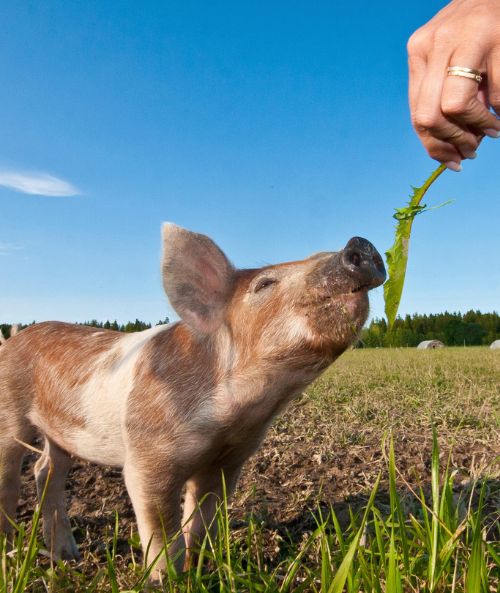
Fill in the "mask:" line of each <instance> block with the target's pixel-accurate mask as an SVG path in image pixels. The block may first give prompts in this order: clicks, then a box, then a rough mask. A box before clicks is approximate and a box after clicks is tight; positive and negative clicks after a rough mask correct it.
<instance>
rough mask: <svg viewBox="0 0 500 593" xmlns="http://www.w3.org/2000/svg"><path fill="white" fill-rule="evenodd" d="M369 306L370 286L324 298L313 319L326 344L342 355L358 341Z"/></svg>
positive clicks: (327, 347) (318, 334) (322, 340)
mask: <svg viewBox="0 0 500 593" xmlns="http://www.w3.org/2000/svg"><path fill="white" fill-rule="evenodd" d="M368 309H369V303H368V295H367V292H366V290H359V291H357V292H347V291H346V292H345V293H341V294H335V295H331V296H330V297H329V298H328V299H322V300H321V302H320V303H318V308H317V310H316V315H314V316H313V317H312V318H311V317H310V321H311V322H312V325H313V326H314V330H315V333H316V335H317V337H318V338H319V339H320V341H321V343H322V344H323V345H324V347H325V348H326V349H327V350H331V351H332V352H336V353H337V355H338V353H340V352H342V351H344V350H345V349H346V348H348V347H349V346H350V345H351V344H352V343H353V342H355V341H356V339H357V337H358V334H359V332H360V331H361V328H362V327H363V324H364V323H365V321H366V318H367V317H368Z"/></svg>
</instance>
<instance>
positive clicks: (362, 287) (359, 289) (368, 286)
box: [349, 282, 373, 294]
mask: <svg viewBox="0 0 500 593" xmlns="http://www.w3.org/2000/svg"><path fill="white" fill-rule="evenodd" d="M372 288H373V286H372V285H371V284H370V283H369V282H367V283H366V284H361V285H360V286H356V287H355V288H352V289H351V292H350V293H349V294H355V293H357V292H368V291H369V290H370V289H372Z"/></svg>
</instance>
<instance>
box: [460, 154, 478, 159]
mask: <svg viewBox="0 0 500 593" xmlns="http://www.w3.org/2000/svg"><path fill="white" fill-rule="evenodd" d="M463 155H464V158H466V159H475V158H476V157H477V152H464V153H463Z"/></svg>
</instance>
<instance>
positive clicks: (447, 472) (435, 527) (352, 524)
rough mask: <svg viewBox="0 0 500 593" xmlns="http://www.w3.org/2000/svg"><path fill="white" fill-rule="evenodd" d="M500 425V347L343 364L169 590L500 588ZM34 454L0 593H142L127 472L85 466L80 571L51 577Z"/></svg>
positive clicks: (284, 427) (64, 568) (266, 450)
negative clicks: (35, 530)
mask: <svg viewBox="0 0 500 593" xmlns="http://www.w3.org/2000/svg"><path fill="white" fill-rule="evenodd" d="M499 415H500V353H499V352H498V351H496V352H495V351H491V350H489V349H487V348H482V347H478V348H467V349H465V348H455V349H451V348H450V349H443V350H436V351H416V350H413V349H411V350H410V349H390V350H389V349H383V350H382V349H381V350H356V351H350V352H348V353H346V354H345V355H344V356H343V357H342V358H341V359H340V360H339V361H338V362H337V363H336V364H335V365H334V366H333V367H331V368H330V369H329V370H328V371H327V372H326V373H325V374H324V375H323V377H322V378H321V379H320V380H318V381H317V382H316V383H315V384H313V385H312V386H311V387H310V388H309V389H308V390H307V392H306V393H305V394H304V395H303V396H302V397H301V398H300V399H299V400H297V401H296V402H294V403H293V404H292V406H291V407H290V408H289V409H288V410H287V411H286V413H285V414H284V415H283V416H282V417H281V418H279V419H278V420H277V421H276V422H275V423H274V425H273V427H272V429H271V430H270V432H269V434H268V437H267V439H266V441H265V442H264V444H263V446H262V448H261V449H260V451H259V452H258V454H257V455H256V456H255V457H254V458H252V459H251V460H250V461H249V462H248V464H247V466H246V467H245V470H244V473H243V475H242V478H241V480H240V483H239V487H238V490H237V493H236V495H235V497H234V498H233V499H232V500H231V501H230V503H229V507H228V508H226V505H225V504H222V508H221V512H220V516H219V521H220V523H221V527H222V536H221V537H220V538H219V539H218V541H217V542H216V543H215V544H214V549H213V550H208V548H207V550H206V554H205V561H204V562H202V561H200V563H199V565H198V566H197V567H195V568H194V569H193V570H192V571H191V572H189V573H186V574H182V575H177V576H176V575H174V574H170V575H168V576H167V577H166V579H165V583H164V585H163V586H164V590H167V591H238V592H240V591H255V592H260V591H269V592H272V591H281V592H285V591H297V592H298V591H317V592H319V591H321V592H329V593H336V592H339V591H342V590H346V591H353V592H354V591H356V592H357V591H422V592H423V591H468V592H469V591H470V592H472V591H485V592H486V591H499V587H500V585H499V571H500V566H499V555H500V549H499V545H498V544H499V542H500V532H499V527H498V518H499V510H500V465H499V455H500V427H499V419H500V418H499ZM433 426H434V427H435V434H436V435H437V439H436V440H435V442H433ZM391 441H393V443H394V459H395V463H394V459H393V458H392V452H391V445H390V443H391ZM34 458H35V456H34V454H30V455H29V456H28V457H27V460H26V464H25V465H26V466H25V471H24V485H23V498H22V500H21V503H20V507H19V510H18V520H19V523H20V524H21V532H20V535H19V546H18V549H17V550H14V551H13V552H10V553H9V554H8V555H7V554H6V552H5V550H4V549H3V548H1V549H0V555H1V557H2V559H3V565H2V571H1V575H2V577H1V578H2V582H1V583H0V586H1V588H0V590H2V591H16V592H21V591H30V592H31V591H33V592H34V591H37V592H38V591H54V592H55V591H57V592H62V591H67V592H70V591H72V592H73V591H99V592H100V591H103V592H104V591H112V592H113V593H115V592H117V591H124V590H136V591H139V590H143V589H144V587H145V585H144V579H142V575H143V572H144V571H143V568H142V566H141V556H140V548H139V546H138V538H137V535H136V530H135V524H134V516H133V513H132V510H131V507H130V504H129V502H128V499H127V496H126V493H125V489H124V486H123V482H122V479H121V475H120V472H119V471H117V470H114V469H110V468H98V467H95V466H91V465H88V464H85V463H77V464H75V468H74V470H72V472H71V474H70V478H69V483H68V496H69V509H70V515H71V517H72V521H73V525H74V528H75V535H76V538H77V541H78V542H79V544H80V549H81V551H82V554H83V560H82V562H80V563H78V564H75V563H60V564H59V565H57V566H52V565H51V563H50V561H49V559H48V558H47V555H46V554H45V553H44V552H43V545H42V544H41V543H40V541H39V540H38V539H37V538H35V537H31V538H30V535H29V534H30V530H31V525H32V518H33V510H34V507H35V500H34V481H33V477H32V464H33V459H34ZM379 475H380V482H379V483H378V487H377V481H378V476H379ZM375 489H376V490H375ZM223 502H224V501H223ZM227 524H229V525H230V529H227ZM24 532H26V533H24ZM152 590H163V589H161V588H160V587H158V588H157V589H152Z"/></svg>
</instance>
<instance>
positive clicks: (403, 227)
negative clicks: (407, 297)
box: [384, 165, 449, 327]
mask: <svg viewBox="0 0 500 593" xmlns="http://www.w3.org/2000/svg"><path fill="white" fill-rule="evenodd" d="M445 168H446V167H445V166H444V165H440V166H439V167H438V168H437V169H436V170H435V171H434V172H433V173H432V174H431V175H430V177H429V178H428V179H427V180H426V182H425V183H424V184H423V185H422V186H421V187H413V188H412V189H413V194H412V195H411V197H410V201H409V202H408V205H407V206H405V207H404V208H396V212H395V213H394V215H393V216H394V218H395V219H396V220H397V225H396V232H395V237H394V244H393V246H392V247H391V248H390V249H389V250H388V251H386V252H385V257H386V260H387V269H388V274H389V280H387V282H386V283H385V284H384V301H385V314H386V317H387V322H388V324H389V327H392V325H393V324H394V321H395V319H396V315H397V313H398V309H399V303H400V302H401V295H402V294H403V286H404V282H405V276H406V265H407V263H408V248H409V245H410V234H411V227H412V224H413V219H414V218H415V216H417V215H418V214H422V212H425V211H426V210H427V206H426V205H425V204H423V205H421V202H422V199H423V197H424V196H425V194H426V192H427V190H428V189H429V187H430V186H431V185H432V184H433V183H434V181H435V180H436V179H437V178H438V177H439V176H440V175H441V173H442V172H443V171H444V170H445ZM446 203H449V202H446ZM442 205H443V206H444V205H445V204H442Z"/></svg>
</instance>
